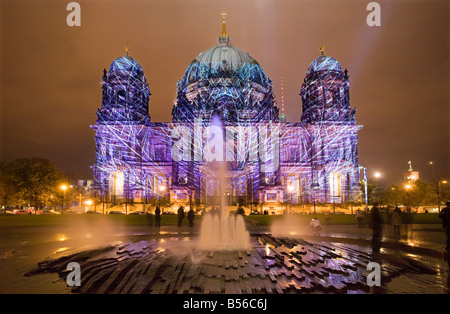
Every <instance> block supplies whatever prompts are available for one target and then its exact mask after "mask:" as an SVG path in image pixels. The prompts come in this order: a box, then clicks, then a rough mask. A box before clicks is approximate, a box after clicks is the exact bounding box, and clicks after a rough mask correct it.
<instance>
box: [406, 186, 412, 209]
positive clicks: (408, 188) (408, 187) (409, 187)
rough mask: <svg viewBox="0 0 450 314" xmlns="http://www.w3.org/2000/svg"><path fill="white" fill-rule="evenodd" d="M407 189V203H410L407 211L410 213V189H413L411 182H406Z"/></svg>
mask: <svg viewBox="0 0 450 314" xmlns="http://www.w3.org/2000/svg"><path fill="white" fill-rule="evenodd" d="M405 189H406V200H407V203H408V208H407V211H408V213H409V212H410V211H411V204H410V202H409V190H411V189H412V185H411V184H406V185H405Z"/></svg>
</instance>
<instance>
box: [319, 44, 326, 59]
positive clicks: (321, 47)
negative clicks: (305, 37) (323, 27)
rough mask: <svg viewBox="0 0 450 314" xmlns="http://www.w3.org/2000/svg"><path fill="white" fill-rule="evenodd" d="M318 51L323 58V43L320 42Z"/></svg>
mask: <svg viewBox="0 0 450 314" xmlns="http://www.w3.org/2000/svg"><path fill="white" fill-rule="evenodd" d="M319 50H320V53H321V54H322V56H323V52H324V51H325V47H324V46H323V43H322V42H320V48H319Z"/></svg>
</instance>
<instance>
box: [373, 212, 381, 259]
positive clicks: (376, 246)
mask: <svg viewBox="0 0 450 314" xmlns="http://www.w3.org/2000/svg"><path fill="white" fill-rule="evenodd" d="M381 223H382V221H381V215H380V210H379V209H378V206H377V205H374V206H373V207H372V212H371V225H372V252H373V253H379V252H380V248H381V232H382V230H381V228H382V226H381Z"/></svg>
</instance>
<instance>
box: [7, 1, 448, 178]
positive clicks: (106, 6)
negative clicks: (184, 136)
mask: <svg viewBox="0 0 450 314" xmlns="http://www.w3.org/2000/svg"><path fill="white" fill-rule="evenodd" d="M69 2H70V1H64V0H57V1H56V0H55V1H40V0H39V1H38V0H35V1H31V0H27V1H23V0H0V3H1V4H0V10H1V13H0V14H1V17H0V27H1V38H0V40H1V47H0V60H1V73H0V75H1V78H0V97H1V99H0V110H1V112H0V113H1V117H0V130H1V142H0V150H1V155H0V158H1V159H2V160H12V159H15V158H19V157H32V156H38V157H43V158H49V159H50V160H52V161H53V162H55V163H56V164H57V165H58V166H59V167H60V168H62V169H63V170H65V171H67V172H70V173H73V174H74V176H75V177H76V178H79V179H91V178H92V172H91V170H90V166H91V165H92V164H93V162H94V131H93V130H92V129H90V127H89V125H92V124H95V121H96V115H95V114H96V111H97V109H98V108H99V106H100V105H101V86H100V81H101V77H102V71H103V69H104V68H106V69H108V68H109V65H110V64H111V62H112V61H113V60H114V59H115V58H117V57H120V56H123V55H125V51H124V48H125V47H126V46H127V43H128V45H129V47H130V48H131V51H130V56H132V57H133V58H135V59H136V60H137V61H138V62H139V63H140V64H141V66H142V67H143V69H144V71H145V75H146V77H147V80H148V82H149V84H150V89H151V92H152V96H151V98H150V116H151V120H152V121H154V122H159V121H161V122H168V121H170V120H171V110H172V106H173V100H174V97H175V91H176V83H177V81H178V80H180V79H181V78H182V77H183V74H184V72H185V70H186V68H187V66H188V65H189V63H190V62H191V61H192V60H193V59H194V58H195V57H196V56H197V55H198V54H199V53H200V52H202V51H205V50H207V49H209V48H211V47H212V46H214V45H215V44H216V41H217V35H218V34H219V33H220V31H221V23H222V17H221V15H220V13H221V12H222V11H226V12H227V13H228V15H227V30H228V33H229V35H230V36H231V41H232V44H233V45H234V46H236V47H238V48H240V49H241V50H243V51H246V52H249V53H250V55H251V56H252V57H253V58H255V59H256V60H258V62H259V63H260V65H261V66H262V67H263V69H264V71H265V73H266V75H268V76H269V77H270V78H271V79H272V80H273V85H274V91H275V94H276V96H278V98H279V97H280V82H281V76H283V78H284V79H283V80H284V91H285V92H284V95H285V106H286V114H287V120H288V121H299V119H300V116H301V113H302V109H301V107H302V106H301V99H300V96H299V95H298V94H299V91H300V87H301V84H302V82H303V79H304V77H305V73H306V69H307V68H308V66H309V64H310V63H311V62H312V61H313V60H314V59H315V58H316V57H318V56H319V55H320V51H319V47H320V45H321V42H323V45H324V46H325V54H326V55H329V56H332V57H334V58H336V59H337V60H338V61H339V62H340V64H341V66H342V68H343V69H344V68H347V69H348V71H349V75H350V80H351V81H352V85H351V89H350V101H351V105H352V107H357V108H358V110H357V115H356V119H357V123H358V124H360V125H363V126H364V127H363V128H362V129H361V130H360V131H359V133H358V134H359V142H358V144H359V158H360V164H361V165H363V166H365V167H367V168H368V171H369V177H370V176H371V174H373V173H374V172H375V171H379V172H381V173H382V174H383V177H384V178H385V180H386V181H387V182H388V183H399V182H400V181H401V180H402V178H403V172H405V171H406V170H407V169H408V161H409V160H411V161H412V165H413V168H414V170H419V171H420V175H421V178H423V179H424V180H430V179H431V173H432V172H431V168H430V166H429V165H428V161H430V160H433V161H434V162H435V164H436V175H439V176H442V177H446V178H449V169H450V167H449V164H450V158H449V151H450V144H449V134H450V127H449V126H450V121H449V117H450V115H449V90H450V89H449V69H450V65H449V3H448V1H447V0H388V1H378V3H379V4H380V6H381V26H380V27H369V26H368V25H367V23H366V18H367V15H368V14H369V12H368V11H367V10H366V6H367V4H368V3H369V2H370V1H365V0H332V1H331V0H329V1H323V0H314V1H312V0H311V1H303V0H276V1H275V0H139V1H138V0H131V1H125V0H120V1H119V0H116V1H107V0H89V1H88V0H83V1H77V2H78V3H79V4H80V6H81V26H80V27H69V26H68V25H67V24H66V17H67V15H68V14H69V11H67V10H66V6H67V4H68V3H69Z"/></svg>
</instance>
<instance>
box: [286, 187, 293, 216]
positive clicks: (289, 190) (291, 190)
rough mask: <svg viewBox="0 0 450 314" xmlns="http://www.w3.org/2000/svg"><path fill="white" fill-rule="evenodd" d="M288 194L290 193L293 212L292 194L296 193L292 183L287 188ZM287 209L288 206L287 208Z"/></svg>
mask: <svg viewBox="0 0 450 314" xmlns="http://www.w3.org/2000/svg"><path fill="white" fill-rule="evenodd" d="M287 189H288V192H289V203H290V205H291V210H292V192H293V191H294V186H293V185H292V183H290V184H289V185H288V187H287ZM286 209H287V206H286Z"/></svg>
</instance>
